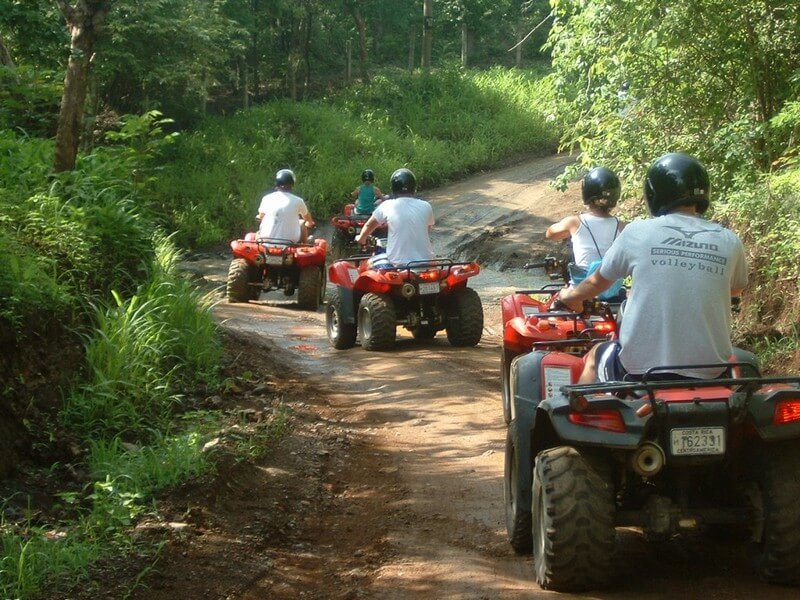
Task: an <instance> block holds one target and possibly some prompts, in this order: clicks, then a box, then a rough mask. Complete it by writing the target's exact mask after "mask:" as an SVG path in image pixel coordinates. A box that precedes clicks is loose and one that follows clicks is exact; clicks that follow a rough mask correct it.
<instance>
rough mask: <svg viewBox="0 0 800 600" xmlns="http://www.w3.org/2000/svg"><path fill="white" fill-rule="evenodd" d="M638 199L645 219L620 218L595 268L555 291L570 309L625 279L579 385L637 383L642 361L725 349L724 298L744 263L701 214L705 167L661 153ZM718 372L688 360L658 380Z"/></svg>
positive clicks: (656, 362)
mask: <svg viewBox="0 0 800 600" xmlns="http://www.w3.org/2000/svg"><path fill="white" fill-rule="evenodd" d="M644 196H645V201H646V202H647V207H648V209H649V211H650V214H651V215H653V218H651V219H640V220H636V221H634V222H632V223H630V224H629V225H628V226H627V227H626V228H625V230H624V231H623V232H622V233H621V234H620V235H619V237H617V239H616V240H615V241H614V243H613V244H612V246H611V248H610V249H609V251H608V253H607V254H606V255H605V257H604V258H603V263H602V265H601V266H600V268H599V269H598V270H597V271H596V272H595V273H593V274H592V275H590V276H589V277H587V278H586V280H585V281H583V282H582V283H581V284H579V285H578V286H577V287H575V288H570V289H565V290H562V291H561V292H560V293H559V299H560V300H561V302H563V303H564V304H566V305H568V306H569V307H570V308H572V309H574V310H580V309H582V302H583V301H584V300H587V299H589V298H593V297H595V296H597V295H598V294H599V293H600V292H602V291H603V290H605V289H606V288H608V287H609V286H610V285H611V284H612V282H613V281H615V280H617V279H619V278H621V277H626V276H628V275H631V276H632V277H633V287H632V290H631V294H630V297H629V299H628V303H627V306H626V308H625V319H624V320H623V322H622V325H621V328H620V332H619V342H606V343H603V344H599V345H598V346H595V347H594V348H592V351H591V352H590V353H589V354H588V355H587V358H586V367H585V369H584V372H583V374H582V376H581V379H580V382H581V383H591V382H593V381H596V380H597V379H600V380H604V381H609V380H621V379H623V378H624V379H638V378H641V375H642V374H644V373H645V372H646V371H647V370H648V369H650V368H652V367H669V366H675V367H680V366H685V365H702V364H711V363H724V362H727V361H728V359H729V357H730V356H731V354H732V352H733V348H732V345H731V339H730V327H731V296H737V295H738V294H739V293H740V292H741V290H742V289H743V288H744V287H745V285H746V284H747V265H746V262H745V255H744V248H743V246H742V242H741V241H740V240H739V238H738V237H737V236H736V234H735V233H734V232H732V231H730V230H729V229H726V228H724V227H722V226H721V225H718V224H716V223H713V222H711V221H708V220H706V219H704V218H703V217H702V216H701V215H702V214H703V213H705V211H706V210H707V209H708V206H709V201H710V185H709V178H708V173H707V171H706V169H705V167H704V166H703V164H702V163H701V162H700V161H698V160H697V159H696V158H694V157H692V156H689V155H687V154H681V153H673V154H665V155H664V156H662V157H660V158H659V159H657V160H656V161H655V162H654V163H653V164H652V165H651V166H650V168H649V170H648V171H647V177H646V179H645V184H644ZM721 372H722V369H719V368H714V369H707V368H706V369H703V368H699V367H691V366H690V367H688V368H675V369H672V370H670V372H669V373H667V374H666V375H665V376H666V377H671V378H675V377H688V378H699V379H707V378H712V377H716V376H718V375H719V374H720V373H721Z"/></svg>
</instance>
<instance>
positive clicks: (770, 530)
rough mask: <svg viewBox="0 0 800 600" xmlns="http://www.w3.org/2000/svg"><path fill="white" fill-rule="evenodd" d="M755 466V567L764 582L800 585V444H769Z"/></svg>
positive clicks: (755, 461)
mask: <svg viewBox="0 0 800 600" xmlns="http://www.w3.org/2000/svg"><path fill="white" fill-rule="evenodd" d="M752 467H753V468H752V480H753V483H752V484H751V489H750V490H749V491H750V492H751V493H750V494H748V497H749V498H750V501H751V504H752V505H753V514H754V519H753V521H754V522H753V526H752V532H753V535H752V543H751V546H750V554H751V558H752V563H753V567H754V569H755V571H756V573H758V575H759V577H761V578H762V579H763V580H764V581H768V582H770V583H780V584H785V585H786V584H788V585H797V584H800V502H798V498H800V479H798V477H797V474H798V473H800V443H798V442H797V441H796V440H792V441H790V442H785V443H782V444H774V445H771V446H768V447H767V448H765V449H764V450H762V451H761V452H759V453H758V454H757V455H756V457H755V459H754V460H753V465H752Z"/></svg>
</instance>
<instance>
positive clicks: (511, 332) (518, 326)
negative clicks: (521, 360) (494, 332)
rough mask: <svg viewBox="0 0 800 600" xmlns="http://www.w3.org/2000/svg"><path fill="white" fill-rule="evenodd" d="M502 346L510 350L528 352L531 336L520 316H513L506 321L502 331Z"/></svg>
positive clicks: (531, 344) (531, 342)
mask: <svg viewBox="0 0 800 600" xmlns="http://www.w3.org/2000/svg"><path fill="white" fill-rule="evenodd" d="M503 347H504V348H505V349H506V350H511V351H512V352H516V353H522V352H530V350H531V348H532V347H533V338H531V336H530V329H529V328H528V326H527V325H526V324H525V319H524V318H522V317H513V318H512V319H510V320H509V321H507V322H506V326H505V331H504V332H503Z"/></svg>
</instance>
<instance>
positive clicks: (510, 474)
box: [503, 421, 533, 554]
mask: <svg viewBox="0 0 800 600" xmlns="http://www.w3.org/2000/svg"><path fill="white" fill-rule="evenodd" d="M520 446H521V444H520V439H519V433H518V431H517V423H516V421H512V422H511V423H510V424H509V426H508V431H507V432H506V457H505V473H504V476H503V498H504V501H505V509H506V532H507V533H508V541H509V542H510V543H511V547H512V548H513V549H514V552H516V553H517V554H528V553H530V551H531V548H532V547H533V538H532V536H531V485H530V484H531V469H532V468H533V465H532V464H531V460H530V451H528V452H527V453H526V452H524V451H522V452H520V450H521V447H520ZM524 446H525V447H526V448H527V447H528V446H529V444H524ZM523 454H524V455H525V456H523Z"/></svg>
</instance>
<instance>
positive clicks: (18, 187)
mask: <svg viewBox="0 0 800 600" xmlns="http://www.w3.org/2000/svg"><path fill="white" fill-rule="evenodd" d="M72 4H76V3H75V2H73V3H72ZM95 4H98V5H99V4H105V5H106V6H107V8H108V9H109V11H108V15H107V18H106V22H105V27H104V29H102V30H101V31H100V32H99V35H98V39H97V43H96V44H95V48H94V51H95V54H94V56H93V57H92V62H91V64H92V68H91V72H90V79H89V81H88V90H87V91H88V95H87V99H86V103H85V118H84V120H83V122H82V123H81V128H82V145H81V148H80V153H79V160H78V163H77V165H76V168H75V169H74V170H71V171H67V172H64V173H59V174H54V173H53V153H54V143H53V136H54V135H55V133H56V129H57V125H58V114H59V99H60V97H61V93H62V90H63V80H64V72H65V67H66V64H67V59H68V55H69V44H70V37H69V33H68V30H67V28H66V27H65V25H64V21H63V18H62V17H61V15H60V14H59V9H58V3H56V2H53V1H51V0H0V349H2V352H0V383H2V394H0V402H2V405H3V412H4V414H6V415H7V418H5V419H4V421H3V423H2V424H0V434H2V435H0V451H1V452H0V454H2V456H3V457H5V458H4V459H3V461H2V465H0V473H2V474H3V475H7V474H9V473H10V472H11V471H12V470H13V469H15V468H16V469H19V468H20V467H19V464H20V461H22V463H21V464H22V465H30V464H33V465H37V466H42V465H44V466H45V467H46V470H47V471H48V472H49V473H50V474H53V475H59V474H60V475H62V476H64V474H65V473H67V471H68V470H70V472H73V471H75V469H76V468H77V470H78V471H80V472H81V473H84V474H83V475H81V476H79V477H74V478H73V479H74V481H73V483H72V485H70V486H69V487H68V489H64V490H62V491H61V492H60V494H59V496H58V497H59V502H60V504H59V505H58V507H57V508H58V510H57V511H56V512H57V514H58V515H59V520H58V521H55V522H51V521H48V522H44V521H41V520H38V519H35V518H33V517H31V513H30V512H29V511H27V510H26V509H25V503H26V499H25V498H24V497H21V496H20V497H14V496H13V495H10V496H8V497H7V498H6V499H5V503H6V504H5V510H4V513H3V514H4V517H3V519H2V520H0V544H2V553H1V554H0V594H2V595H3V596H4V597H20V598H23V597H24V598H33V597H37V595H39V596H41V594H42V590H44V589H48V588H47V587H46V586H49V585H53V584H54V582H55V583H58V582H61V583H63V582H71V583H72V584H75V583H76V582H79V581H81V578H82V577H84V578H85V577H89V576H91V565H92V563H93V562H95V561H96V560H97V558H98V557H102V556H103V555H104V554H107V553H109V552H111V550H110V549H112V548H113V549H116V551H122V552H126V551H132V550H133V547H132V542H131V540H130V539H128V538H127V537H126V536H125V535H123V531H124V528H125V527H126V526H127V525H128V524H129V523H130V522H132V521H133V520H134V519H135V518H138V517H140V516H141V515H142V514H144V512H146V511H150V510H153V508H152V504H151V502H150V499H151V498H152V494H153V493H154V492H155V491H156V490H158V489H161V488H163V487H164V486H168V485H172V484H173V483H175V482H176V481H179V480H181V479H182V478H185V477H188V476H193V475H196V474H197V473H200V472H203V471H204V470H206V469H209V468H212V467H211V466H210V465H209V461H208V459H207V455H206V453H204V452H203V451H202V448H203V446H204V444H205V443H206V442H207V441H208V440H209V438H210V437H211V435H212V432H213V431H214V423H213V422H209V419H210V417H209V415H208V414H207V413H205V412H203V411H202V410H198V406H197V403H196V399H197V398H198V397H202V396H206V395H208V394H211V393H214V392H215V391H216V390H218V389H221V388H224V387H225V386H229V385H231V382H229V381H226V380H224V379H223V378H222V377H221V375H220V373H219V353H220V346H219V339H218V334H217V332H216V330H215V328H214V325H213V321H212V319H211V315H210V304H209V300H208V299H206V298H203V297H202V296H201V294H200V293H199V292H197V291H196V290H194V289H193V287H192V286H191V285H190V284H189V283H188V282H187V281H186V280H185V279H184V278H183V277H181V275H180V274H179V273H178V271H177V268H176V264H177V261H178V260H179V255H180V252H179V250H178V249H179V248H184V249H185V248H191V247H197V246H202V245H205V244H214V243H219V242H222V241H224V240H226V239H227V238H228V237H229V236H231V235H235V234H238V233H240V232H241V231H242V230H243V229H245V228H246V227H247V226H248V225H250V223H249V221H250V219H251V217H252V212H253V208H254V206H255V199H256V198H257V196H258V195H259V193H260V192H262V191H263V190H264V188H265V187H267V186H268V185H269V183H270V181H269V180H270V175H271V174H272V173H273V172H274V170H275V169H276V168H277V167H283V166H287V165H288V166H291V167H292V168H294V169H295V170H296V172H297V173H298V175H299V182H298V189H299V191H300V193H301V194H302V195H304V196H305V197H306V198H308V199H309V201H310V204H311V208H312V211H313V212H314V213H315V214H316V215H318V216H322V215H325V214H327V213H329V212H331V211H332V210H334V208H335V207H337V206H339V205H340V204H341V201H342V196H343V194H344V193H345V192H346V191H347V190H349V189H351V188H352V186H353V183H354V177H357V174H358V173H359V172H360V171H361V169H362V168H363V167H364V165H365V164H369V166H370V167H372V168H374V169H375V170H376V171H377V173H378V177H379V185H380V184H381V183H384V184H385V179H386V178H387V177H388V175H389V173H391V171H392V170H393V169H394V168H396V166H398V165H401V164H402V165H408V166H410V167H412V168H413V169H414V170H415V171H416V172H417V174H418V175H419V176H420V178H421V182H422V185H423V186H424V187H429V186H432V185H436V184H438V183H441V182H443V181H446V180H451V179H455V178H458V177H460V176H462V175H464V174H466V173H469V172H472V171H475V170H477V169H482V168H487V167H491V166H492V165H496V164H498V163H500V162H501V161H503V160H506V159H508V158H510V157H514V156H518V155H520V154H526V153H549V152H553V151H555V149H556V148H557V146H558V145H559V142H560V144H561V146H562V148H564V149H569V150H574V151H575V152H576V153H577V154H578V157H579V160H578V163H577V164H576V166H575V167H574V168H572V169H570V170H569V171H568V172H567V173H566V174H565V175H564V177H563V178H562V183H564V182H566V181H567V180H568V179H570V178H571V177H573V176H574V175H576V174H578V173H579V172H580V171H581V169H584V168H586V167H588V166H590V165H595V164H605V165H608V166H610V167H612V168H614V169H617V170H618V171H619V172H620V173H622V174H623V175H624V176H625V181H626V195H627V196H628V198H629V202H628V204H627V210H628V211H629V212H631V213H636V212H641V203H640V202H638V198H639V197H640V194H641V191H640V190H641V181H642V177H643V174H644V171H645V169H646V168H647V166H648V164H649V163H650V162H651V160H652V159H653V158H654V157H656V156H658V155H660V154H661V153H663V152H666V151H672V150H683V151H688V152H691V153H694V154H696V155H698V156H699V157H701V158H702V159H703V160H704V161H705V162H706V164H707V165H708V166H709V168H710V170H711V172H712V183H713V197H714V205H713V211H714V215H713V216H714V218H717V219H721V220H723V221H725V222H726V223H729V224H730V225H731V226H733V227H734V228H735V229H736V230H737V231H738V232H739V234H740V235H741V236H742V237H743V239H744V241H745V244H746V245H747V247H748V250H749V253H750V259H751V276H752V283H751V286H750V290H749V291H748V293H747V296H746V298H745V303H744V311H743V314H742V315H741V317H740V318H739V319H738V327H739V329H740V331H739V335H740V336H741V337H742V339H743V340H744V341H746V342H748V343H749V344H751V345H754V346H755V347H756V349H758V350H759V351H760V353H761V356H762V359H763V360H765V361H768V362H767V364H768V365H770V364H771V365H785V364H787V362H788V361H791V360H794V364H798V357H799V356H800V331H798V325H797V323H798V322H800V300H799V298H800V294H799V293H798V274H799V273H798V270H799V269H800V267H798V261H797V256H798V255H799V254H800V153H798V143H797V142H798V134H800V93H798V92H800V37H798V35H797V32H798V31H800V6H798V4H797V3H796V2H791V1H788V0H784V1H778V2H771V3H769V4H764V3H761V2H755V1H750V0H724V1H721V2H720V1H711V0H700V1H690V0H677V1H671V2H658V3H656V2H653V1H651V0H551V1H550V2H549V3H548V2H546V1H543V0H540V1H534V0H529V1H522V0H500V1H494V2H490V1H489V0H449V1H444V0H437V1H436V2H435V3H434V6H435V12H434V17H433V22H432V31H433V49H432V59H433V60H432V69H431V70H430V71H429V72H426V71H425V70H420V69H419V68H418V67H419V65H420V60H421V58H422V52H423V48H422V43H421V39H422V35H423V30H424V29H425V28H424V26H423V25H424V24H423V20H422V4H423V3H422V2H421V1H413V0H403V1H391V2H390V1H388V0H335V1H333V2H327V1H322V0H302V1H300V2H293V1H289V0H216V1H214V2H208V1H205V0H188V1H181V2H178V1H177V0H114V1H112V2H105V3H104V2H98V1H95ZM529 32H530V33H531V35H530V37H528V38H527V39H526V41H525V43H524V44H523V45H522V46H520V47H519V48H520V50H519V51H517V50H515V51H511V52H510V51H509V50H510V49H512V47H514V45H515V44H517V42H518V41H520V40H522V39H523V37H525V35H526V34H528V33H529ZM543 45H544V48H543V49H541V50H540V48H542V46H543ZM409 65H410V66H411V67H413V69H409ZM465 67H467V68H465ZM471 67H477V68H474V69H471ZM518 67H522V68H518ZM756 326H760V329H759V328H757V327H756ZM754 331H755V332H757V333H759V335H749V336H748V335H747V334H748V333H752V332H754ZM54 355H56V356H58V360H54V359H53V356H54ZM176 414H180V415H181V419H180V420H177V421H176V419H175V415H176ZM176 423H177V424H176ZM262 433H263V434H264V435H268V432H266V431H264V432H262ZM63 439H67V440H69V444H61V446H59V445H58V444H56V443H55V441H57V440H63ZM56 446H58V447H56ZM63 446H71V447H72V446H74V447H78V448H79V449H80V452H78V453H70V452H67V451H65V450H64V449H63ZM67 465H68V468H67ZM54 540H58V543H54Z"/></svg>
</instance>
